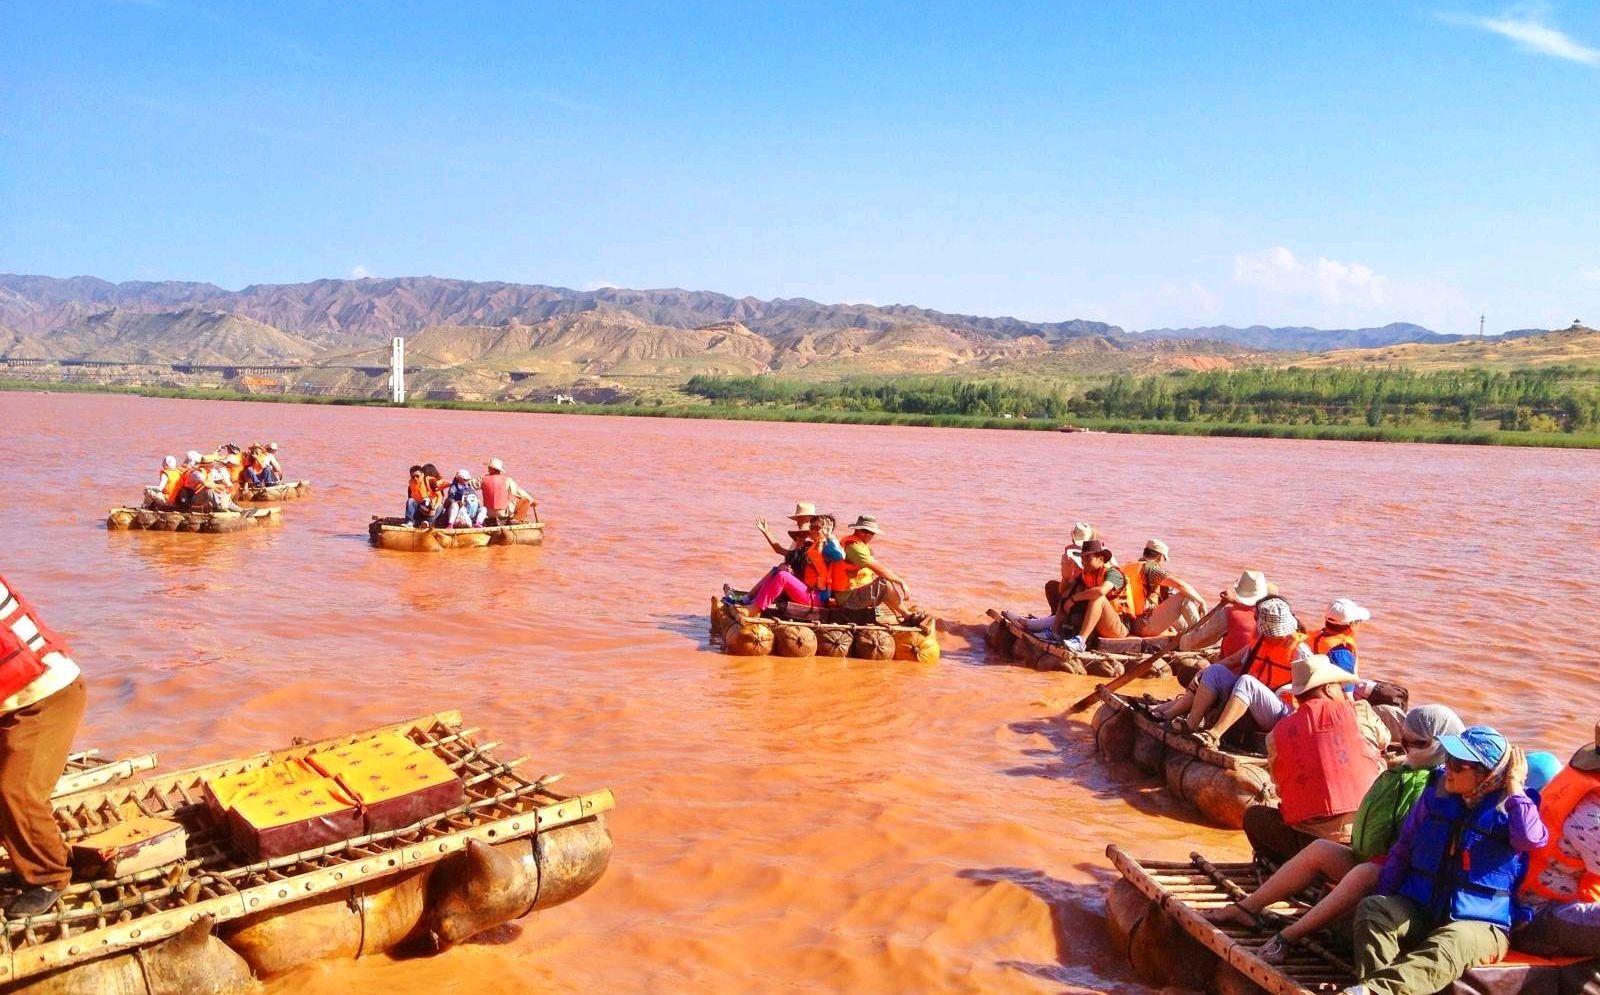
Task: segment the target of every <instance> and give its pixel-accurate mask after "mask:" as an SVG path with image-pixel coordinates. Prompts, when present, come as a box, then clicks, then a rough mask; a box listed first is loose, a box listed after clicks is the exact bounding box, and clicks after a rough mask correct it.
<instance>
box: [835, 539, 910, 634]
mask: <svg viewBox="0 0 1600 995" xmlns="http://www.w3.org/2000/svg"><path fill="white" fill-rule="evenodd" d="M880 532H882V529H881V528H879V526H878V520H877V519H876V518H874V517H873V516H871V515H862V516H861V517H860V518H857V519H856V520H855V521H854V522H852V523H851V524H850V534H849V535H847V536H845V539H844V562H845V573H846V575H847V576H848V577H849V581H850V586H849V588H848V589H847V590H846V591H845V592H844V595H843V596H842V597H840V598H838V606H839V607H841V608H853V609H863V608H876V607H877V606H879V605H883V606H884V607H886V608H888V609H889V610H890V611H892V612H894V614H895V616H896V617H897V618H899V619H900V621H902V622H908V621H909V622H911V623H912V624H915V621H916V620H917V618H918V616H917V615H916V614H915V613H914V612H913V611H911V610H910V604H911V592H910V591H909V590H907V588H906V582H905V581H903V580H901V579H900V575H899V574H896V573H895V572H894V571H893V570H890V569H889V568H888V567H886V566H884V565H883V563H881V562H880V561H879V560H878V558H877V557H875V556H873V555H872V549H871V543H872V540H873V539H875V538H877V537H878V534H879V533H880Z"/></svg>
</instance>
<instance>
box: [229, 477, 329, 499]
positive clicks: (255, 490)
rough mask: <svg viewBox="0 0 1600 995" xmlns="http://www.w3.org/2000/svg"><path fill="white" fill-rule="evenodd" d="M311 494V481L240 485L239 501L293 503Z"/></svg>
mask: <svg viewBox="0 0 1600 995" xmlns="http://www.w3.org/2000/svg"><path fill="white" fill-rule="evenodd" d="M310 494H311V481H309V480H285V481H282V482H281V483H276V484H262V485H260V486H256V485H253V484H240V485H239V497H238V498H237V499H236V500H239V501H293V500H295V499H296V498H303V497H308V496H310Z"/></svg>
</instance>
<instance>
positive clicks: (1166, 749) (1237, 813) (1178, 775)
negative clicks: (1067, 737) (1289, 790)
mask: <svg viewBox="0 0 1600 995" xmlns="http://www.w3.org/2000/svg"><path fill="white" fill-rule="evenodd" d="M1097 693H1098V694H1099V697H1100V709H1099V711H1097V712H1095V714H1094V720H1093V723H1092V727H1093V729H1094V742H1095V747H1096V748H1097V749H1098V750H1099V751H1100V754H1101V755H1102V756H1104V757H1105V758H1106V759H1107V760H1112V761H1125V760H1131V761H1132V762H1133V763H1134V764H1135V765H1136V766H1137V767H1139V768H1140V769H1141V770H1144V771H1146V772H1148V773H1151V774H1156V775H1158V776H1161V777H1164V778H1165V779H1166V782H1167V790H1168V791H1171V792H1172V793H1173V794H1175V795H1177V796H1178V797H1179V798H1180V799H1182V800H1183V801H1185V802H1188V803H1189V804H1190V805H1193V806H1194V807H1195V808H1197V809H1199V810H1200V811H1201V813H1202V814H1204V815H1205V816H1206V818H1208V819H1210V820H1211V821H1212V822H1215V823H1216V824H1217V825H1219V826H1223V827H1225V828H1228V829H1240V828H1242V827H1243V826H1244V810H1245V809H1247V808H1249V807H1250V806H1251V805H1273V804H1276V803H1277V800H1278V792H1277V789H1276V788H1275V787H1273V784H1272V774H1271V772H1270V771H1268V769H1267V759H1266V758H1265V757H1259V756H1252V755H1250V754H1247V753H1240V752H1235V751H1233V750H1229V749H1222V750H1214V749H1211V748H1210V747H1207V746H1202V745H1201V744H1200V742H1199V741H1197V740H1195V739H1193V738H1192V737H1189V736H1185V735H1182V734H1180V733H1175V732H1172V731H1170V730H1168V729H1167V728H1165V727H1164V726H1163V725H1162V724H1161V723H1159V722H1157V721H1156V720H1155V719H1153V718H1151V717H1150V716H1149V715H1147V714H1146V713H1145V711H1144V710H1143V708H1141V707H1139V706H1138V705H1136V704H1135V702H1134V700H1133V699H1131V698H1125V697H1123V696H1121V695H1118V694H1115V693H1113V692H1111V691H1107V690H1106V689H1105V688H1100V689H1099V691H1098V692H1097Z"/></svg>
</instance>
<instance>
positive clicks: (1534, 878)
mask: <svg viewBox="0 0 1600 995" xmlns="http://www.w3.org/2000/svg"><path fill="white" fill-rule="evenodd" d="M1596 791H1600V771H1592V770H1578V769H1577V768H1576V767H1563V768H1562V769H1561V773H1559V774H1557V775H1556V776H1555V778H1554V779H1553V780H1551V782H1550V783H1549V784H1547V785H1545V786H1544V790H1543V791H1541V792H1539V818H1540V820H1542V821H1543V822H1544V824H1545V828H1546V829H1548V830H1550V839H1549V841H1548V842H1546V843H1545V845H1544V846H1542V847H1540V848H1539V849H1537V850H1535V851H1533V853H1531V854H1529V855H1528V872H1527V874H1525V875H1524V876H1523V878H1522V890H1523V892H1525V893H1531V894H1533V895H1537V896H1539V897H1540V898H1544V899H1547V900H1549V901H1552V902H1600V874H1596V873H1594V872H1593V871H1591V870H1589V867H1588V865H1587V864H1585V863H1584V862H1583V859H1582V858H1580V857H1569V856H1567V855H1566V854H1565V853H1562V852H1561V834H1562V833H1563V832H1565V831H1566V827H1567V819H1569V818H1570V817H1571V816H1572V810H1573V809H1575V808H1577V807H1578V803H1579V802H1581V801H1583V800H1584V799H1585V798H1587V797H1589V795H1590V794H1592V793H1593V792H1596ZM1552 864H1554V865H1556V866H1557V867H1559V868H1561V869H1562V870H1564V871H1566V872H1567V873H1568V874H1569V875H1570V876H1572V877H1574V878H1575V879H1576V880H1577V883H1578V884H1577V890H1576V891H1574V892H1573V893H1572V894H1570V895H1563V894H1560V893H1558V892H1556V891H1553V890H1552V889H1550V888H1547V887H1545V885H1544V883H1543V882H1542V881H1540V880H1539V876H1540V875H1541V874H1543V873H1544V872H1545V870H1546V868H1548V867H1549V866H1550V865H1552Z"/></svg>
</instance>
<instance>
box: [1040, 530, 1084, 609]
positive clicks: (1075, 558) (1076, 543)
mask: <svg viewBox="0 0 1600 995" xmlns="http://www.w3.org/2000/svg"><path fill="white" fill-rule="evenodd" d="M1093 538H1095V531H1094V526H1093V525H1090V524H1089V523H1088V522H1073V523H1072V535H1071V536H1070V537H1069V538H1068V540H1067V545H1066V547H1065V548H1064V549H1062V551H1061V576H1060V577H1059V578H1058V579H1056V580H1047V581H1045V582H1044V600H1045V603H1046V604H1048V605H1049V606H1050V614H1051V615H1054V614H1055V613H1056V609H1058V608H1060V607H1061V592H1062V591H1065V590H1066V589H1067V588H1069V587H1071V586H1072V582H1073V581H1075V580H1077V579H1078V575H1079V574H1081V573H1083V544H1084V543H1086V542H1088V541H1089V540H1090V539H1093Z"/></svg>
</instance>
